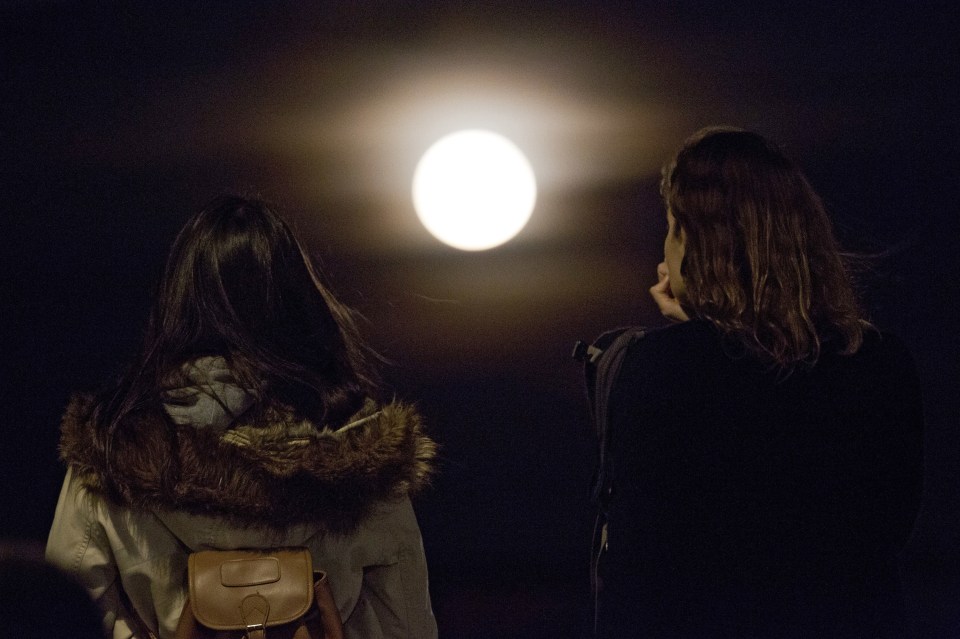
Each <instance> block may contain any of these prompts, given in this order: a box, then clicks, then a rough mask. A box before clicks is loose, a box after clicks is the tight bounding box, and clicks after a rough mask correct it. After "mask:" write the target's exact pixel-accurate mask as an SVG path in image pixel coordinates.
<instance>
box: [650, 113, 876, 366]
mask: <svg viewBox="0 0 960 639" xmlns="http://www.w3.org/2000/svg"><path fill="white" fill-rule="evenodd" d="M660 192H661V195H662V196H663V199H664V202H665V204H666V206H667V209H668V210H669V211H670V212H671V213H672V214H673V216H674V218H675V219H676V222H677V224H676V226H675V229H674V230H675V232H676V233H678V234H682V237H683V240H684V257H683V262H682V265H681V275H682V276H683V281H684V286H685V289H686V290H685V293H684V295H683V299H681V304H682V305H683V306H684V308H686V309H687V310H688V311H689V313H690V314H691V316H696V317H699V318H701V319H705V320H707V321H709V322H711V323H712V324H714V325H715V326H716V327H717V328H719V329H720V331H721V332H722V333H723V334H724V336H725V337H726V338H727V342H728V344H732V345H734V346H736V347H737V348H738V350H740V351H744V352H745V353H747V354H753V355H754V356H755V357H757V358H758V359H760V360H761V361H763V362H765V363H768V364H770V365H772V366H773V367H775V368H778V369H780V370H790V369H792V368H793V367H794V366H796V365H797V364H806V365H808V366H812V365H813V364H814V363H816V361H817V359H818V357H819V355H820V351H821V348H822V346H823V344H824V342H826V341H836V343H837V344H838V345H839V348H838V350H839V351H840V352H842V353H844V354H850V353H854V352H856V351H857V350H858V349H859V348H860V345H861V344H862V343H863V330H864V327H865V326H866V323H865V321H864V320H863V312H862V310H861V307H860V304H859V302H858V300H857V297H856V294H855V292H854V287H853V285H852V281H851V278H850V275H849V273H848V271H847V269H846V268H845V265H844V260H843V257H842V254H841V252H840V248H839V246H838V244H837V241H836V239H835V238H834V235H833V231H832V227H831V224H830V220H829V218H828V216H827V213H826V211H825V209H824V206H823V203H822V202H821V200H820V198H819V196H818V195H817V194H816V193H815V192H814V190H813V188H812V187H811V186H810V183H809V182H808V181H807V179H806V177H805V176H804V175H803V173H802V172H801V171H800V169H799V167H798V166H797V165H796V164H795V163H794V162H792V161H791V160H790V159H788V158H787V157H786V156H785V155H784V154H783V152H782V151H781V150H780V149H779V148H777V147H776V146H775V145H774V144H772V143H771V142H769V141H768V140H766V139H765V138H763V137H762V136H760V135H758V134H756V133H751V132H748V131H743V130H740V129H732V128H720V127H712V128H708V129H703V130H701V131H698V132H697V133H695V134H694V135H693V136H691V137H690V138H688V139H687V141H686V142H685V143H684V144H683V146H682V147H681V148H680V150H679V151H678V152H677V154H676V156H675V157H674V158H673V159H672V160H671V161H670V162H669V163H668V164H667V165H666V166H665V167H664V169H663V178H662V181H661V185H660Z"/></svg>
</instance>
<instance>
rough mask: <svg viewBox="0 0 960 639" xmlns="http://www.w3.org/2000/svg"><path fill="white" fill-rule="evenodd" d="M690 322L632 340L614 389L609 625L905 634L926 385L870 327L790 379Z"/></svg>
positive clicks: (633, 629) (604, 621)
mask: <svg viewBox="0 0 960 639" xmlns="http://www.w3.org/2000/svg"><path fill="white" fill-rule="evenodd" d="M729 350H730V349H729V348H726V349H725V348H724V345H723V342H722V340H721V338H720V335H719V333H718V331H717V330H716V329H715V328H714V327H713V326H712V325H711V324H708V323H706V322H702V321H691V322H685V323H683V324H678V325H674V326H670V327H667V328H664V329H661V330H655V331H651V332H649V333H648V334H647V336H646V337H645V338H644V339H642V340H639V341H638V342H637V343H635V344H634V345H633V346H631V348H630V350H629V351H628V352H627V354H626V358H625V360H624V363H623V367H622V368H621V370H620V375H619V377H618V380H617V382H616V384H615V385H614V388H613V391H612V396H611V399H610V402H611V405H610V411H611V435H610V438H611V439H610V444H609V451H610V452H609V455H610V461H611V464H612V468H613V471H612V472H613V476H614V480H613V481H614V488H613V490H614V494H613V501H612V504H611V506H610V512H609V520H608V521H609V533H608V547H607V550H606V553H605V555H604V557H603V559H602V560H601V565H600V578H601V581H602V587H601V594H600V618H601V628H602V635H603V636H605V637H670V638H671V639H676V638H679V637H697V638H703V637H737V638H745V637H763V638H766V637H861V636H862V637H877V636H891V637H899V636H901V634H902V632H903V614H902V613H903V610H902V602H901V598H900V592H899V577H898V569H897V553H898V552H899V551H900V550H901V548H902V547H903V545H904V544H905V542H906V540H907V538H908V536H909V534H910V531H911V529H912V526H913V522H914V519H915V517H916V514H917V511H918V509H919V504H920V497H921V488H922V428H923V416H922V410H921V404H920V387H919V381H918V378H917V374H916V371H915V368H914V365H913V363H912V360H911V358H910V355H909V354H908V352H907V351H906V349H905V347H904V346H903V344H902V343H901V342H900V341H899V340H897V339H896V338H894V337H892V336H889V335H886V334H882V335H881V334H879V333H877V332H875V331H872V330H870V331H868V332H867V334H866V336H865V343H864V345H863V346H862V348H861V349H860V350H859V352H857V353H856V354H855V355H852V356H843V355H840V354H838V353H837V352H836V349H835V348H831V347H830V345H829V344H827V345H825V346H824V352H823V353H822V355H821V357H820V360H819V361H818V363H817V364H816V366H815V367H814V368H813V369H812V370H804V369H801V368H797V369H796V370H794V371H793V372H792V373H791V374H790V375H789V376H787V377H786V378H784V377H783V375H780V376H778V375H777V374H776V372H771V371H769V370H767V369H765V368H764V367H763V366H762V365H760V364H758V363H757V362H756V361H754V360H752V359H749V358H747V357H739V358H737V357H731V356H730V355H729V354H728V351H729Z"/></svg>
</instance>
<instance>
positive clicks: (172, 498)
mask: <svg viewBox="0 0 960 639" xmlns="http://www.w3.org/2000/svg"><path fill="white" fill-rule="evenodd" d="M92 404H93V403H92V400H91V399H90V398H89V397H86V396H77V397H74V398H73V399H72V400H71V402H70V404H69V406H68V408H67V411H66V413H65V415H64V417H63V422H62V429H61V430H62V437H61V442H60V454H61V458H62V459H63V460H64V461H65V462H66V463H68V464H70V465H72V466H73V467H74V468H75V469H76V472H78V473H79V475H80V477H81V478H82V479H83V481H84V484H85V485H86V486H87V487H88V488H89V489H90V490H92V491H94V492H98V493H102V494H104V495H105V496H106V497H108V498H109V499H111V500H112V501H114V502H117V503H119V504H120V505H123V506H127V507H130V508H134V509H143V510H161V511H162V510H180V511H186V512H189V513H192V514H201V515H213V516H218V517H223V518H225V519H227V520H229V521H230V522H231V523H234V524H236V525H240V526H244V525H263V526H268V527H272V528H286V527H288V526H291V525H294V524H298V523H313V524H316V525H320V526H321V527H323V528H325V529H327V530H330V531H332V532H349V531H351V530H353V529H354V528H356V526H357V525H358V524H359V523H360V521H361V520H362V519H363V518H364V517H366V516H367V515H368V514H369V513H370V512H371V510H372V508H373V507H374V505H375V504H376V503H377V502H378V501H382V500H387V499H393V498H398V497H401V496H404V495H407V494H410V493H414V492H416V491H417V490H419V489H420V488H422V487H423V486H424V485H425V484H426V483H427V482H428V480H429V477H430V474H431V472H432V464H431V462H432V459H433V457H434V456H435V453H436V445H435V444H434V442H433V441H432V440H430V439H429V438H428V437H427V436H426V435H425V434H424V432H423V427H422V423H421V419H420V416H419V415H418V414H417V412H416V411H415V410H414V409H413V408H412V407H411V406H409V405H405V404H402V403H391V404H387V405H385V406H376V405H374V404H373V403H372V402H369V403H368V404H367V406H365V407H364V409H363V410H361V411H360V412H359V413H357V414H356V415H355V416H354V417H353V418H352V419H350V420H349V422H348V424H347V425H346V426H343V427H342V428H339V429H337V430H332V429H330V428H327V427H323V426H318V425H316V424H314V423H312V422H309V421H306V420H301V419H297V418H295V417H294V416H293V414H292V412H291V411H289V410H286V409H283V408H274V409H271V410H270V411H269V412H268V414H266V415H265V416H264V417H263V418H262V419H260V420H258V421H257V422H256V423H246V422H243V421H241V422H239V423H237V424H236V425H235V426H233V427H232V428H230V429H228V430H226V431H217V430H216V429H208V428H197V427H195V426H191V425H177V424H175V423H173V421H172V420H171V419H170V418H169V416H167V415H166V414H165V413H164V412H163V411H162V410H160V409H157V410H156V411H145V412H143V413H138V414H136V415H135V416H133V417H131V418H130V419H129V420H128V421H127V422H125V423H124V428H122V429H121V432H120V433H119V434H118V436H116V437H115V438H114V440H113V441H112V443H111V445H112V449H113V450H112V455H113V458H114V460H115V462H116V463H115V464H113V466H112V470H110V469H108V465H107V454H106V451H104V450H103V449H102V447H101V446H99V445H98V443H97V439H96V438H95V437H94V425H93V423H92V421H91V420H90V419H89V415H90V414H91V409H92Z"/></svg>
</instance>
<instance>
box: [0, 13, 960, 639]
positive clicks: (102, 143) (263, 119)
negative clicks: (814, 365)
mask: <svg viewBox="0 0 960 639" xmlns="http://www.w3.org/2000/svg"><path fill="white" fill-rule="evenodd" d="M758 4H760V3H758ZM957 14H958V10H957V9H956V8H955V7H954V5H953V3H948V2H921V3H907V2H902V3H876V6H874V5H872V4H870V3H841V2H826V1H823V0H818V1H817V2H812V3H783V4H782V5H779V6H778V4H777V3H762V4H761V6H757V7H750V6H749V5H748V3H742V2H734V1H732V0H717V1H714V2H705V1H700V2H693V1H690V2H649V3H646V2H636V3H604V2H587V1H585V0H582V1H579V2H574V1H561V2H545V1H539V0H538V1H536V2H529V3H519V2H518V3H509V2H503V1H498V0H494V1H492V2H485V3H476V2H440V1H438V0H429V1H423V2H369V3H368V2H307V1H296V2H295V1H291V0H280V1H274V2H267V1H263V2H251V1H236V2H226V1H223V2H182V1H170V2H162V1H153V2H145V1H136V2H133V1H131V2H106V1H97V2H94V1H90V2H78V1H69V0H61V1H49V2H43V1H32V2H29V1H19V2H10V1H7V2H5V3H3V4H2V5H0V91H2V96H3V97H2V102H0V195H2V209H0V260H2V262H0V264H2V273H0V282H2V283H0V300H2V311H0V334H2V339H3V341H2V351H0V362H2V363H0V371H2V379H0V381H2V386H0V388H2V394H3V395H2V400H3V401H2V402H0V405H2V415H0V428H2V429H3V433H4V435H5V440H6V441H5V445H4V446H3V447H2V458H0V459H2V464H3V465H2V472H3V478H4V483H5V487H4V491H3V494H4V497H3V503H2V505H0V506H2V508H0V521H2V524H0V535H2V537H4V538H8V539H25V540H28V541H42V540H43V539H44V538H45V535H46V532H47V528H48V527H49V523H50V520H51V518H52V514H53V507H54V504H55V500H56V496H57V492H58V490H59V485H60V481H61V479H62V474H63V469H62V468H61V467H60V466H59V464H58V462H57V460H56V441H57V428H58V420H59V415H60V413H61V411H62V409H63V407H64V405H65V403H66V400H67V397H68V396H69V394H70V393H71V392H73V391H76V390H83V389H90V388H95V387H96V386H97V385H98V384H99V383H100V382H102V381H103V380H104V379H106V378H107V377H108V376H110V375H112V374H113V373H115V372H117V371H118V370H119V368H120V367H121V366H122V364H123V362H124V361H125V360H126V358H128V357H129V356H130V355H131V354H132V352H133V351H134V349H135V348H136V346H137V343H138V339H139V337H140V332H141V329H142V326H143V322H144V320H145V318H146V313H147V308H148V303H149V299H150V295H151V292H152V290H153V286H154V285H155V283H156V281H157V277H158V275H159V271H160V268H161V266H162V264H163V261H164V259H165V256H166V250H167V248H168V247H169V245H170V242H171V241H172V240H173V237H174V235H175V233H176V231H177V230H178V228H179V227H180V225H181V224H182V223H183V222H184V221H185V220H186V219H187V218H188V217H189V216H190V215H191V214H192V213H193V212H194V211H195V210H196V209H197V208H198V207H199V206H200V205H202V204H203V203H205V202H206V201H207V200H209V199H211V198H212V197H213V196H215V195H217V194H219V193H222V192H234V193H240V194H245V195H254V196H259V197H262V198H265V199H267V200H268V201H270V202H272V203H273V204H275V206H276V208H277V209H278V210H279V211H280V212H281V213H283V214H285V216H286V217H287V218H288V219H290V220H291V222H292V223H293V224H294V225H295V227H296V228H297V229H298V231H299V232H300V234H301V236H302V237H303V238H304V239H305V241H306V242H307V243H308V245H309V247H310V249H311V250H312V251H313V252H314V257H315V258H316V260H317V263H318V264H319V265H320V267H321V269H322V270H323V271H324V273H325V276H326V278H327V280H328V281H329V283H330V285H331V286H332V288H333V289H334V291H335V292H336V293H337V294H338V295H339V296H340V297H341V298H342V299H343V300H344V301H346V302H347V303H348V304H350V305H351V306H353V307H354V308H356V309H357V310H358V311H360V312H361V313H362V314H363V316H364V317H365V318H366V319H365V321H364V323H363V325H362V329H363V331H364V334H365V335H366V337H367V338H368V339H369V341H370V342H371V344H372V345H373V346H374V347H375V348H376V349H377V350H378V351H379V352H381V353H382V354H383V355H384V356H385V357H386V358H387V359H388V360H389V362H390V364H389V365H387V366H386V367H385V370H384V374H385V378H386V380H387V384H388V387H389V388H390V389H391V390H392V392H395V393H396V394H397V395H398V396H400V397H403V398H406V399H409V400H413V401H416V402H417V403H418V404H419V406H420V408H421V410H422V412H423V413H424V415H425V418H426V420H427V422H428V425H429V428H430V430H431V432H432V433H433V435H434V436H435V438H436V439H437V440H438V441H439V442H440V444H441V446H442V449H441V451H442V452H441V457H442V460H441V474H440V476H439V478H438V480H437V481H436V483H435V485H434V486H433V488H431V489H430V490H429V491H428V492H427V493H426V494H425V495H423V496H422V497H421V498H420V499H419V500H418V501H417V504H416V505H417V510H418V513H419V515H420V520H421V527H422V530H423V534H424V540H425V544H426V547H427V553H428V559H429V561H430V566H431V574H432V578H433V591H434V603H435V607H436V610H437V614H438V617H439V619H440V622H441V636H448V637H454V638H456V637H470V636H481V634H483V635H484V636H502V637H509V636H525V637H534V636H550V637H567V636H570V637H573V636H577V631H578V629H579V624H580V623H581V617H582V609H581V608H582V607H583V606H584V605H585V603H586V601H585V598H586V589H587V582H586V579H587V572H586V564H587V547H588V544H589V533H590V525H591V523H592V522H591V517H592V514H591V508H590V505H589V503H588V485H589V480H590V475H591V472H592V461H593V457H592V455H593V449H592V443H591V440H590V436H589V431H588V422H587V413H586V401H585V397H584V394H583V388H582V384H581V371H580V369H579V367H578V365H576V364H574V363H573V362H572V361H571V360H570V358H569V353H570V350H571V347H572V345H573V342H574V341H575V340H577V339H591V338H593V337H595V336H596V335H597V334H598V333H600V332H601V331H603V330H605V329H608V328H613V327H615V326H620V325H626V324H644V325H657V324H660V323H661V322H662V320H661V319H660V317H659V316H658V314H657V311H656V308H655V306H654V304H653V303H652V301H651V300H650V299H649V297H648V295H647V292H646V291H647V288H648V287H649V286H650V285H651V284H652V283H653V281H654V280H655V267H656V264H657V262H659V261H660V259H661V252H662V238H663V233H664V231H665V227H666V224H665V220H664V219H663V218H664V212H663V209H662V206H661V204H660V201H659V198H658V194H657V180H658V173H659V168H660V166H661V165H662V163H663V162H664V161H665V160H666V159H667V158H668V157H669V156H670V154H671V152H672V151H673V150H674V149H675V148H676V147H677V146H678V145H679V144H680V142H681V141H682V140H683V139H684V138H685V137H686V136H687V135H688V134H690V133H692V132H693V131H694V130H696V129H698V128H700V127H701V126H705V125H710V124H728V125H735V126H740V127H744V128H748V129H753V130H756V131H758V132H760V133H762V134H764V135H767V136H768V137H771V138H773V139H774V140H777V141H778V142H780V143H781V144H782V145H783V146H784V148H785V149H786V151H787V153H788V154H789V155H791V156H792V157H793V158H794V159H796V160H797V161H798V162H799V163H800V164H801V165H802V166H803V167H804V169H805V170H806V172H807V174H808V176H809V177H810V179H811V181H812V182H813V184H814V186H815V187H816V188H817V189H818V191H819V192H820V194H821V195H822V196H823V198H824V200H825V202H826V204H827V206H828V209H829V210H830V212H831V214H832V215H833V218H834V221H835V224H836V230H837V233H838V235H839V237H840V238H841V241H842V242H843V243H844V245H845V246H846V248H848V249H849V250H851V251H853V252H856V253H858V254H860V255H862V256H864V257H865V258H866V259H865V260H864V263H865V264H867V265H868V268H867V269H865V270H864V272H863V273H862V274H861V277H860V284H861V286H862V289H863V294H864V299H865V301H866V303H867V306H868V308H869V309H870V316H871V318H872V320H873V321H874V323H875V324H876V325H878V326H879V327H881V328H883V329H886V330H889V331H892V332H894V333H897V334H899V335H900V336H901V337H902V338H903V339H904V340H905V341H906V343H907V344H908V345H909V346H910V348H911V349H912V351H913V353H914V355H915V357H916V360H917V365H918V367H919V369H920V374H921V376H922V378H923V380H924V392H925V398H924V399H925V409H926V414H927V422H928V427H927V433H926V453H927V478H926V500H925V506H924V510H923V513H922V514H921V518H920V521H919V523H918V526H917V529H916V531H915V534H914V538H913V540H912V541H911V544H910V547H909V548H908V550H907V552H906V553H905V558H904V564H905V575H906V576H907V586H908V592H907V595H908V601H909V602H910V605H911V610H912V611H913V617H914V622H915V626H916V628H917V630H918V631H919V632H920V634H921V635H922V636H925V637H953V636H960V589H958V587H957V583H958V581H960V567H958V566H960V525H957V522H958V521H960V472H958V468H960V429H958V425H960V408H958V395H960V393H958V388H960V386H958V382H960V374H958V372H960V371H958V368H960V367H958V363H957V362H958V360H960V348H958V340H957V337H956V335H957V330H958V329H957V312H956V309H957V308H958V307H960V300H958V297H960V296H958V289H960V287H958V282H960V259H958V250H957V242H958V237H960V211H958V209H960V206H958V202H960V179H958V173H957V169H958V165H960V163H958V152H957V147H958V142H960V135H958V133H960V131H958V126H957V123H956V120H955V114H956V113H960V100H958V80H960V68H958V67H960V47H958V40H960V38H958V37H957V33H958V29H957V27H956V23H957V22H958V19H957ZM462 128H487V129H492V130H495V131H497V132H499V133H501V134H503V135H506V136H508V137H509V138H511V139H512V140H513V141H514V142H516V143H517V144H518V145H519V146H520V147H521V148H522V149H523V150H524V152H525V153H526V154H527V156H528V158H529V159H530V161H531V163H532V165H533V168H534V172H535V173H536V175H537V178H538V183H539V189H540V190H539V195H538V200H537V205H536V208H535V210H534V213H533V217H532V218H531V221H530V223H529V225H528V226H527V227H526V228H525V229H524V230H523V232H522V233H521V234H520V235H519V236H518V237H517V238H516V239H514V240H513V241H511V242H509V243H507V244H505V245H504V246H502V247H499V248H496V249H492V250H490V251H485V252H460V251H457V250H455V249H451V248H446V247H444V246H442V245H441V244H439V243H438V242H437V240H435V239H434V238H433V237H432V236H430V235H429V234H428V233H427V232H426V231H425V230H424V229H423V228H422V227H421V226H420V224H419V222H418V221H417V218H416V215H415V213H414V210H413V206H412V204H411V200H410V180H411V178H412V174H413V169H414V166H415V164H416V161H417V159H418V158H419V157H420V155H421V154H422V153H423V152H424V151H425V150H426V149H427V147H429V145H430V144H431V143H432V142H433V141H435V140H436V139H437V138H439V137H440V136H442V135H444V134H445V133H449V132H452V131H455V130H458V129H462ZM492 610H498V611H500V612H498V613H496V614H495V615H494V616H493V617H490V616H489V613H490V611H492ZM481 631H482V632H481ZM473 633H477V634H476V635H475V634H473Z"/></svg>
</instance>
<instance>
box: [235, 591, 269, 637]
mask: <svg viewBox="0 0 960 639" xmlns="http://www.w3.org/2000/svg"><path fill="white" fill-rule="evenodd" d="M240 618H241V619H243V623H244V624H246V626H247V639H265V638H266V631H267V619H269V618H270V602H269V601H267V600H266V599H265V598H264V597H263V596H262V595H260V594H255V595H247V596H246V597H244V598H243V601H241V602H240Z"/></svg>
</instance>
